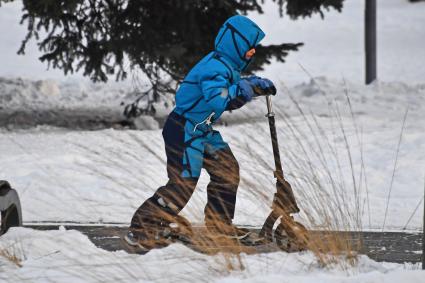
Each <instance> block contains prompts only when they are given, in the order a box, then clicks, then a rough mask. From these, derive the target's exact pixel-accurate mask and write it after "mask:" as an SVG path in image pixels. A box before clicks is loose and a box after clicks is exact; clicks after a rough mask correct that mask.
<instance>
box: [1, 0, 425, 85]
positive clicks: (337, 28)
mask: <svg viewBox="0 0 425 283" xmlns="http://www.w3.org/2000/svg"><path fill="white" fill-rule="evenodd" d="M377 2H378V22H377V24H378V76H379V78H380V79H381V80H382V81H404V82H409V83H419V82H423V74H425V65H424V64H423V62H425V52H423V45H424V44H425V29H424V28H423V26H424V23H425V15H424V13H423V9H424V8H425V3H423V2H419V3H415V4H409V3H408V1H407V0H378V1H377ZM21 5H22V4H21V2H20V1H15V2H13V3H5V4H2V7H1V8H0V38H1V42H2V44H1V45H0V62H2V64H1V66H0V76H6V77H16V76H22V77H25V78H32V79H46V78H53V79H57V80H65V79H66V80H69V79H70V78H71V80H72V81H76V80H79V81H82V80H84V81H88V80H87V79H83V77H82V75H81V74H80V73H78V74H73V75H71V76H68V77H65V76H64V75H63V74H62V72H61V71H59V70H55V69H50V70H47V66H46V65H45V64H43V63H41V62H40V61H38V59H37V58H38V57H40V56H41V53H39V52H38V50H37V45H36V43H35V42H34V41H31V42H30V43H29V44H28V47H27V52H26V54H27V55H26V56H18V55H17V54H16V51H17V50H18V48H19V45H20V43H21V41H22V39H23V38H24V37H25V35H26V26H21V25H19V21H20V15H21V12H20V9H21ZM264 10H265V11H266V14H265V15H258V14H256V13H253V14H250V16H251V17H252V18H253V19H254V20H256V21H257V22H258V23H259V25H260V26H261V27H262V28H263V29H264V31H265V32H266V34H267V36H266V38H265V40H264V43H265V44H277V43H282V42H304V43H305V46H304V47H302V48H301V49H300V51H299V52H292V53H291V54H290V55H289V57H288V58H287V62H286V63H285V64H272V65H271V66H268V67H267V68H266V72H265V74H266V75H267V76H269V77H270V78H272V79H282V78H284V80H285V82H287V83H290V84H291V85H294V84H298V83H300V82H303V81H306V80H308V79H309V78H308V76H307V75H306V74H305V73H304V72H303V71H302V69H301V68H300V65H299V64H301V65H302V66H303V67H304V68H306V69H307V70H308V71H309V72H310V73H311V74H313V75H314V76H319V75H320V76H327V77H329V78H337V79H340V78H341V77H342V76H344V77H347V78H350V79H351V80H352V81H354V82H357V83H359V82H363V81H364V52H363V50H364V47H363V21H364V1H359V0H346V1H344V9H343V11H342V13H338V12H336V11H333V10H331V11H329V12H326V13H325V19H324V20H322V19H321V18H320V16H319V15H315V16H313V18H308V19H305V20H303V19H300V20H297V21H292V20H290V19H289V18H288V17H287V16H285V17H284V18H279V15H278V9H277V7H276V5H275V4H274V3H272V1H266V7H265V9H264ZM112 80H113V79H112Z"/></svg>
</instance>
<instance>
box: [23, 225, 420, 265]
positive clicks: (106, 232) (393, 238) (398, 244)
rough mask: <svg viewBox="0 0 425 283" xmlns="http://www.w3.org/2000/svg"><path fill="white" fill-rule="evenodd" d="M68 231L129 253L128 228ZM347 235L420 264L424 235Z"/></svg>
mask: <svg viewBox="0 0 425 283" xmlns="http://www.w3.org/2000/svg"><path fill="white" fill-rule="evenodd" d="M26 227H29V228H34V229H38V230H57V229H58V228H59V226H58V225H27V226H26ZM65 228H66V229H68V230H71V229H75V230H78V231H80V232H81V233H83V234H85V235H87V236H88V237H89V239H90V240H91V241H92V242H93V243H94V244H95V245H96V246H97V247H100V248H102V249H105V250H108V251H116V250H126V246H125V245H124V244H123V243H122V240H121V238H122V236H123V235H124V233H125V232H126V228H124V227H116V226H79V225H65ZM313 233H320V232H313ZM348 235H349V236H350V237H352V238H353V239H361V240H362V243H363V244H362V247H361V248H360V249H359V252H360V253H362V254H367V255H368V256H369V257H370V258H372V259H374V260H377V261H388V262H397V263H403V262H413V263H416V262H420V261H421V256H422V253H421V250H422V246H421V245H422V234H419V233H404V232H361V233H358V232H356V233H348ZM277 250H279V249H278V247H277V246H276V245H271V246H268V247H267V248H263V249H262V250H261V251H260V252H272V251H277ZM257 252H258V251H257Z"/></svg>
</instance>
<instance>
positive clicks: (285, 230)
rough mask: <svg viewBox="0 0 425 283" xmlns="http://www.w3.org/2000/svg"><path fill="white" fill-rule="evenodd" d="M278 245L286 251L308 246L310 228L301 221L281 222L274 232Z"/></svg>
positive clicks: (298, 249)
mask: <svg viewBox="0 0 425 283" xmlns="http://www.w3.org/2000/svg"><path fill="white" fill-rule="evenodd" d="M273 237H274V241H275V242H276V245H277V246H278V247H279V248H280V249H281V250H283V251H286V252H298V251H303V250H306V249H307V247H308V230H307V229H306V228H305V226H304V225H302V224H301V223H299V222H296V221H293V222H292V223H290V224H286V225H284V224H283V223H280V224H279V225H278V226H277V227H276V230H275V231H274V233H273Z"/></svg>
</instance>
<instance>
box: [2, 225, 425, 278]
mask: <svg viewBox="0 0 425 283" xmlns="http://www.w3.org/2000/svg"><path fill="white" fill-rule="evenodd" d="M0 250H2V251H8V253H9V254H11V255H15V256H16V257H17V258H18V260H19V262H20V264H21V265H22V267H20V268H18V267H17V266H16V265H14V264H13V263H11V262H10V261H8V260H7V259H6V258H5V257H2V256H0V271H1V272H0V281H2V282H23V281H30V282H46V281H54V282H73V283H74V282H221V283H224V282H227V283H229V282H281V281H284V282H368V283H374V282H376V283H378V282H401V281H402V282H418V283H419V282H425V281H424V277H423V271H420V270H418V268H419V266H418V265H410V264H407V265H399V264H390V263H376V262H374V261H372V260H370V259H368V258H367V257H365V256H361V257H360V258H359V262H358V263H357V264H356V265H355V266H352V267H347V266H345V265H341V266H335V267H332V268H331V267H329V268H323V267H322V266H320V265H319V264H318V263H317V261H316V260H315V258H314V256H313V255H312V254H311V253H309V252H304V253H297V254H287V253H284V252H276V253H269V254H259V255H246V254H242V255H241V256H240V258H239V259H238V258H236V257H229V256H227V257H224V256H223V255H221V254H218V255H215V256H207V255H203V254H199V253H195V252H194V251H192V250H190V249H188V248H186V247H185V246H183V245H180V244H174V245H171V246H169V247H167V248H164V249H161V250H153V251H151V252H149V253H148V254H146V255H143V256H139V255H131V254H127V253H125V252H122V251H119V252H107V251H104V250H102V249H99V248H96V247H95V246H94V245H93V244H92V243H91V242H90V241H89V239H88V238H87V237H86V236H85V235H83V234H81V233H79V232H77V231H72V230H70V231H66V230H64V229H62V230H58V231H36V230H32V229H25V228H13V229H11V231H10V232H8V233H7V234H6V235H4V236H2V238H1V239H0ZM229 266H232V269H229ZM342 266H345V267H344V268H343V267H342Z"/></svg>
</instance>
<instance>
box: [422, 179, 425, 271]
mask: <svg viewBox="0 0 425 283" xmlns="http://www.w3.org/2000/svg"><path fill="white" fill-rule="evenodd" d="M423 217H424V221H423V226H422V270H425V183H424V215H423Z"/></svg>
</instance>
